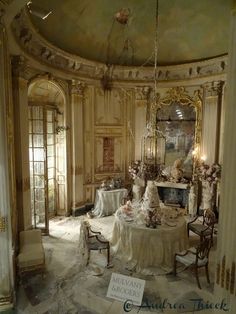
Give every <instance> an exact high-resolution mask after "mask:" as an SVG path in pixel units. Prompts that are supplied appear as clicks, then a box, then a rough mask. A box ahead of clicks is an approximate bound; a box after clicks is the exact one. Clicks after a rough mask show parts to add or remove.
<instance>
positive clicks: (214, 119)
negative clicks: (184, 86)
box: [201, 81, 224, 164]
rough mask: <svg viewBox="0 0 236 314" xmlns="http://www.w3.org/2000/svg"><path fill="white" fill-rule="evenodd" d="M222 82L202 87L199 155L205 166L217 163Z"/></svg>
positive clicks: (213, 82) (214, 82)
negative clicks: (201, 156) (203, 158)
mask: <svg viewBox="0 0 236 314" xmlns="http://www.w3.org/2000/svg"><path fill="white" fill-rule="evenodd" d="M223 86H224V82H223V81H212V82H210V83H206V84H204V85H203V86H202V87H203V124H202V125H203V130H202V139H203V141H202V145H201V155H203V156H205V158H206V160H205V161H206V163H207V164H213V163H215V162H219V153H220V127H221V111H222V110H221V108H222V94H223Z"/></svg>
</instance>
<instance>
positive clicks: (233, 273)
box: [230, 262, 236, 294]
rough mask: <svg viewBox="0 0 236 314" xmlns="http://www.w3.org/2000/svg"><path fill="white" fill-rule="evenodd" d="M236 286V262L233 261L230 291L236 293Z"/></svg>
mask: <svg viewBox="0 0 236 314" xmlns="http://www.w3.org/2000/svg"><path fill="white" fill-rule="evenodd" d="M234 286H235V262H233V263H232V266H231V276H230V293H231V294H233V293H234ZM235 292H236V291H235Z"/></svg>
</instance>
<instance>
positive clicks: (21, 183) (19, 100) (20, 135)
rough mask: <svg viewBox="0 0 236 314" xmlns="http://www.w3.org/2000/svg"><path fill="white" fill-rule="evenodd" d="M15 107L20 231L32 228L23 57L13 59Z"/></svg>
mask: <svg viewBox="0 0 236 314" xmlns="http://www.w3.org/2000/svg"><path fill="white" fill-rule="evenodd" d="M12 70H13V105H14V116H15V121H14V122H15V151H16V152H17V154H16V160H15V162H16V184H17V209H18V223H19V230H27V229H30V228H31V226H32V215H31V205H30V172H29V122H28V79H27V61H26V60H25V58H24V57H22V56H15V57H13V58H12Z"/></svg>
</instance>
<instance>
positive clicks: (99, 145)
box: [95, 134, 125, 174]
mask: <svg viewBox="0 0 236 314" xmlns="http://www.w3.org/2000/svg"><path fill="white" fill-rule="evenodd" d="M124 158H125V148H124V145H123V140H122V135H119V136H117V135H116V136H111V135H110V134H107V135H105V136H103V137H101V136H96V137H95V174H104V173H106V174H109V173H120V172H122V171H123V160H124Z"/></svg>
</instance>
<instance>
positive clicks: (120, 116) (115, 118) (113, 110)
mask: <svg viewBox="0 0 236 314" xmlns="http://www.w3.org/2000/svg"><path fill="white" fill-rule="evenodd" d="M124 104H125V99H124V92H122V91H121V90H120V89H112V90H111V91H106V92H104V91H103V90H102V89H101V88H95V101H94V112H95V124H96V125H122V124H123V121H124Z"/></svg>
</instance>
